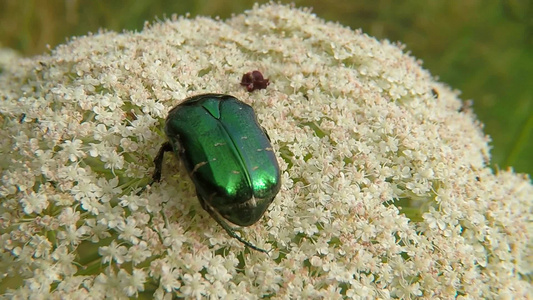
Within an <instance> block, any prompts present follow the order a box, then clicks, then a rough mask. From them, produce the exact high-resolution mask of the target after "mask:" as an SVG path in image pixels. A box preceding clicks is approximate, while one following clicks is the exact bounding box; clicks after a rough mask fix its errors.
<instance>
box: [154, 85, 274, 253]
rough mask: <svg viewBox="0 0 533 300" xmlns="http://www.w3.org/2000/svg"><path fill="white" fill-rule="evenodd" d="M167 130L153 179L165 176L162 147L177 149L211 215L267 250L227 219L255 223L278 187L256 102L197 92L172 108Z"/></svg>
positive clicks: (236, 222)
mask: <svg viewBox="0 0 533 300" xmlns="http://www.w3.org/2000/svg"><path fill="white" fill-rule="evenodd" d="M165 133H166V135H167V137H168V139H169V141H168V142H166V143H164V144H163V145H162V146H161V149H160V150H159V153H158V154H157V156H156V158H155V159H154V164H155V172H154V175H153V180H154V182H156V181H159V180H160V179H161V169H162V163H163V155H164V153H165V152H167V151H174V153H175V154H176V155H177V156H178V157H179V158H180V159H181V161H182V162H183V164H184V165H185V168H186V169H187V171H188V173H189V176H190V177H191V179H192V181H193V182H194V185H195V187H196V194H197V196H198V199H199V200H200V203H201V205H202V207H203V208H204V209H205V210H206V211H207V212H208V213H209V214H210V215H211V217H213V219H215V221H217V223H218V224H220V225H221V226H222V227H223V228H224V229H225V230H226V232H227V233H228V234H229V235H230V236H231V237H234V238H236V239H238V240H239V241H240V242H241V243H243V244H245V245H246V246H248V247H250V248H252V249H255V250H258V251H261V252H266V251H265V250H263V249H261V248H258V247H256V246H254V245H253V244H251V243H250V242H248V241H246V240H244V239H243V238H241V237H240V236H238V235H237V234H236V233H235V231H234V230H233V229H232V228H231V227H230V226H229V225H228V223H226V222H225V221H224V219H226V220H228V221H230V222H231V223H234V224H237V225H239V226H250V225H252V224H254V223H256V222H257V221H258V220H259V219H260V218H261V217H262V216H263V214H264V213H265V211H266V209H267V208H268V206H269V205H270V203H272V201H273V200H274V197H275V196H276V194H277V193H278V192H279V190H280V185H281V180H280V177H281V176H280V170H279V166H278V162H277V160H276V156H275V155H274V151H273V149H272V146H271V144H270V138H269V137H268V135H267V133H266V131H265V130H264V129H263V128H262V127H261V126H260V125H259V123H258V122H257V118H256V116H255V113H254V111H253V109H252V107H251V106H249V105H247V104H245V103H243V102H241V101H239V100H238V99H236V98H235V97H233V96H230V95H222V94H203V95H197V96H193V97H190V98H187V99H185V100H184V101H183V102H182V103H180V104H179V105H177V106H176V107H174V108H173V109H172V110H171V111H170V112H169V113H168V117H167V119H166V124H165Z"/></svg>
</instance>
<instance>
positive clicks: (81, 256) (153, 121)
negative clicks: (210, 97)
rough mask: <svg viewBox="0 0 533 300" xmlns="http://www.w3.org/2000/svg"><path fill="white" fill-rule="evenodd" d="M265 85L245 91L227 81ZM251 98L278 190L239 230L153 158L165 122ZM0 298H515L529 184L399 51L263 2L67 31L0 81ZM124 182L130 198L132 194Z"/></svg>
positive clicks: (175, 169) (524, 278) (526, 262)
mask: <svg viewBox="0 0 533 300" xmlns="http://www.w3.org/2000/svg"><path fill="white" fill-rule="evenodd" d="M253 70H260V71H261V72H262V73H263V74H264V75H265V77H266V78H268V79H269V80H270V85H269V86H268V87H267V88H266V89H263V90H256V91H253V92H252V93H250V92H248V91H247V90H246V88H245V87H243V86H241V85H240V84H239V83H240V80H241V77H242V75H243V74H245V73H247V72H251V71H253ZM201 93H224V94H231V95H234V96H235V97H237V98H238V99H240V100H242V101H244V102H246V103H249V104H250V105H252V106H253V107H254V108H255V110H256V112H257V115H258V118H259V121H260V123H261V124H262V126H263V127H265V129H266V130H267V131H268V133H269V135H270V138H271V139H272V145H273V147H274V148H275V151H276V153H277V157H278V160H279V163H280V166H281V168H282V181H283V184H282V189H281V192H280V193H279V194H278V196H277V197H276V198H275V200H274V202H273V203H272V205H271V206H270V208H269V210H268V211H267V213H266V214H265V215H264V217H263V218H262V219H261V220H260V221H259V222H258V223H257V224H254V225H253V226H250V227H247V228H242V229H238V231H240V234H241V236H243V237H244V238H245V239H247V240H248V241H250V242H251V243H253V244H255V245H257V246H258V247H260V248H263V249H267V250H271V251H270V254H269V255H266V254H264V253H261V252H258V251H251V250H250V249H247V248H245V246H244V245H243V244H241V243H240V242H238V241H237V240H235V239H233V238H230V237H229V236H228V235H227V234H226V232H225V231H224V230H223V229H222V228H221V227H220V226H219V225H218V224H217V223H216V222H215V221H214V220H213V219H212V218H211V217H210V216H209V215H208V213H206V212H205V211H204V210H203V209H202V207H201V206H200V203H199V202H198V200H197V198H196V195H195V191H194V186H193V184H192V182H191V181H190V179H189V178H188V176H187V174H186V172H185V170H184V168H183V167H182V166H181V164H180V163H179V162H178V160H177V159H176V158H175V157H173V156H172V155H167V156H165V159H164V166H163V178H162V180H161V182H160V183H157V184H154V185H152V186H148V184H149V183H150V181H151V176H152V172H153V170H154V164H153V159H154V156H155V155H156V154H157V151H158V150H159V146H160V145H161V144H162V143H163V142H164V141H165V140H166V137H165V136H164V134H163V133H162V127H163V124H164V119H165V117H166V114H167V112H168V111H169V110H170V109H171V108H172V107H173V106H175V105H176V104H178V103H180V101H182V100H183V99H184V98H186V97H188V96H192V95H197V94H201ZM0 124H1V126H2V128H1V131H0V140H1V146H0V154H1V156H0V168H1V189H0V197H1V200H0V246H1V248H0V260H1V262H0V281H1V282H0V293H1V294H3V295H5V296H6V297H8V298H18V299H25V298H60V297H64V298H70V299H76V298H77V299H86V298H87V297H92V298H95V299H99V298H104V297H110V298H126V297H136V296H139V297H145V298H150V297H152V296H154V297H157V298H164V297H167V298H170V297H184V298H203V297H206V298H214V299H216V298H223V297H227V298H233V299H244V298H261V297H272V298H278V299H289V298H293V299H296V298H302V299H305V298H315V299H316V298H324V299H336V298H369V299H372V298H418V297H423V298H426V299H435V298H445V299H446V298H452V297H460V298H472V299H474V298H496V297H504V298H505V297H509V298H525V297H532V296H533V295H532V294H531V293H532V290H533V287H532V284H531V282H532V280H531V278H532V271H533V263H532V261H533V250H532V249H533V247H532V246H533V245H532V242H531V238H532V232H533V230H532V222H531V215H532V209H533V198H532V195H533V186H532V184H531V182H530V180H529V178H528V177H527V176H524V175H518V174H515V173H513V172H512V171H511V170H509V171H498V172H493V171H492V170H491V169H490V168H489V167H488V166H487V164H488V163H489V146H488V138H487V137H486V136H485V135H484V134H483V132H482V130H481V127H482V126H481V125H480V124H479V123H478V122H477V121H476V119H475V117H474V115H473V114H472V112H471V111H470V109H469V107H468V106H467V105H466V106H465V105H464V104H463V102H462V101H461V100H460V99H459V98H458V92H455V91H452V90H451V89H450V88H449V87H447V86H446V85H444V84H442V83H439V82H437V81H436V80H435V79H434V78H433V77H432V76H431V75H430V74H429V72H427V71H426V70H424V69H423V68H422V67H421V66H420V62H419V61H417V60H416V59H415V58H413V57H411V56H409V55H407V54H405V53H404V52H403V51H402V47H401V45H396V44H391V43H390V42H388V41H378V40H376V39H374V38H372V37H369V36H367V35H365V34H363V33H361V32H360V31H353V30H351V29H349V28H346V27H342V26H340V25H338V24H333V23H326V22H324V21H323V20H321V19H319V18H317V17H316V16H314V15H313V14H311V13H310V12H309V11H307V10H299V9H294V8H291V7H289V6H283V5H276V4H269V5H266V6H261V7H259V6H257V7H254V9H253V10H251V11H248V12H246V13H244V14H242V15H238V16H235V17H233V18H231V19H229V20H227V21H219V20H213V19H210V18H202V17H200V18H195V19H189V18H173V19H171V20H166V21H163V22H157V23H155V24H152V25H150V26H147V27H146V28H145V29H144V30H143V31H142V32H139V33H122V34H118V33H114V32H102V33H98V34H95V35H90V36H86V37H80V38H73V39H72V41H70V42H69V43H68V44H66V45H62V46H59V47H57V49H55V50H53V51H51V53H50V54H46V55H42V56H38V57H34V58H31V59H17V61H16V62H14V63H11V64H9V68H6V69H4V70H3V73H2V74H1V75H0ZM142 188H146V189H145V190H144V191H142V192H141V193H139V191H141V189H142Z"/></svg>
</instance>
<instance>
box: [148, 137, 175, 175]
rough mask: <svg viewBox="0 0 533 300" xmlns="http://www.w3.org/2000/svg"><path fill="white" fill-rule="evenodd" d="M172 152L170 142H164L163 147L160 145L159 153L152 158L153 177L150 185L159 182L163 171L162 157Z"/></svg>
mask: <svg viewBox="0 0 533 300" xmlns="http://www.w3.org/2000/svg"><path fill="white" fill-rule="evenodd" d="M170 151H172V145H171V144H170V142H165V143H163V145H161V148H159V152H158V153H157V156H156V157H155V158H154V165H155V170H154V175H152V183H150V185H151V184H153V183H154V182H159V180H161V170H162V169H163V156H164V155H165V152H170Z"/></svg>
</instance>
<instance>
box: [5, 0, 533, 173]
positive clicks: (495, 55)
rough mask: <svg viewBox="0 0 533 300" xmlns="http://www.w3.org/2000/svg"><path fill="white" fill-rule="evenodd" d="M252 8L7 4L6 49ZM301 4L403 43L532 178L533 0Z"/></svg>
mask: <svg viewBox="0 0 533 300" xmlns="http://www.w3.org/2000/svg"><path fill="white" fill-rule="evenodd" d="M254 2H255V1H253V0H233V1H229V0H197V1H194V0H174V1H172V0H125V1H106V0H91V1H89V0H47V1H39V0H1V1H0V46H3V47H9V48H13V49H15V50H17V51H19V52H20V53H21V54H22V55H24V56H31V55H36V54H40V53H43V52H46V51H47V45H49V46H50V47H51V48H53V47H55V46H56V45H57V44H59V43H63V42H65V41H66V40H67V39H68V38H69V37H70V36H75V35H85V34H87V33H88V32H96V31H98V30H99V29H101V28H105V29H109V30H114V31H122V30H141V29H142V28H143V25H144V23H145V21H149V22H153V21H154V20H157V19H163V18H165V17H170V16H171V15H172V14H178V15H184V14H186V13H190V15H191V16H196V15H207V16H213V17H214V16H220V17H221V18H228V17H230V16H231V15H232V14H238V13H241V12H243V11H244V10H246V9H249V8H251V7H252V5H253V3H254ZM258 2H259V3H265V2H266V1H258ZM281 2H282V3H290V2H289V1H281ZM293 2H294V3H295V5H296V6H303V7H313V12H314V13H315V14H317V15H318V16H319V17H321V18H324V19H326V20H330V21H334V22H339V23H341V24H343V25H346V26H349V27H351V28H354V29H356V28H361V29H362V30H363V31H364V32H365V33H368V34H369V35H372V36H375V37H377V38H379V39H389V40H391V41H400V42H402V43H404V44H405V45H406V46H407V47H406V48H407V50H409V51H411V53H412V54H413V55H414V56H416V57H418V58H419V59H421V60H423V61H424V67H425V68H427V69H429V70H430V71H431V73H432V74H434V75H438V76H439V78H440V80H441V81H443V82H446V83H448V84H449V85H450V86H452V87H453V88H456V89H458V90H461V91H462V98H463V99H464V100H468V99H472V100H473V101H474V111H475V112H476V114H477V115H478V117H479V119H480V120H481V121H482V122H483V123H484V124H485V133H487V134H488V135H490V136H491V137H492V140H493V142H492V146H493V150H492V162H493V166H494V167H495V168H507V167H508V166H513V167H514V169H515V170H516V171H518V172H523V173H529V174H531V173H533V172H532V171H533V141H532V137H533V51H532V50H533V0H500V1H496V0H494V1H486V0H485V1H482V0H469V1H446V0H432V1H416V0H404V1H393V0H382V1H343V0H328V1H319V0H307V1H303V0H301V1H293Z"/></svg>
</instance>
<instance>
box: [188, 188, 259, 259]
mask: <svg viewBox="0 0 533 300" xmlns="http://www.w3.org/2000/svg"><path fill="white" fill-rule="evenodd" d="M198 199H199V200H200V204H201V205H202V208H203V209H205V210H206V211H207V212H208V213H209V215H211V217H212V218H213V219H215V221H217V223H218V225H220V226H222V228H224V230H226V232H227V233H228V235H229V236H231V237H232V238H235V239H237V240H238V241H239V242H241V243H243V244H244V245H246V246H248V247H249V248H252V249H254V250H256V251H259V252H263V253H266V254H268V251H266V250H264V249H261V248H259V247H257V246H255V245H254V244H252V243H250V242H248V241H247V240H245V239H243V238H242V237H240V236H239V235H237V233H235V231H234V230H233V228H231V226H229V225H228V223H226V222H225V221H224V220H223V219H222V218H221V217H220V215H219V214H218V213H216V212H215V211H214V210H213V209H212V208H211V206H209V204H207V202H206V201H205V200H204V199H203V198H202V197H200V195H198Z"/></svg>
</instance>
